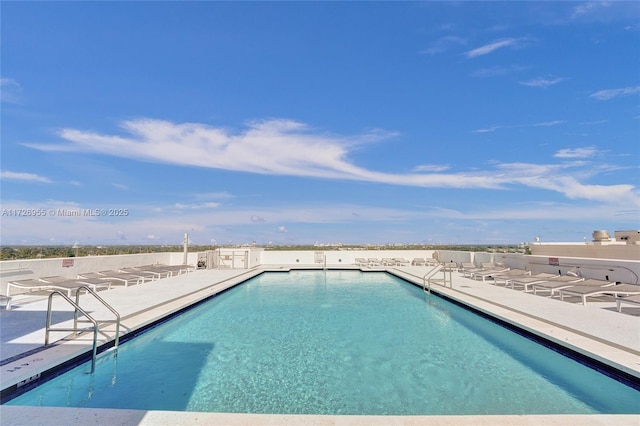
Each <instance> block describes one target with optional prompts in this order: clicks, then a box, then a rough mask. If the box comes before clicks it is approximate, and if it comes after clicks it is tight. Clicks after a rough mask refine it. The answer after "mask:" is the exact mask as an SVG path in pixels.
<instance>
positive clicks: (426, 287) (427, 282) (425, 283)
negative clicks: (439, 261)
mask: <svg viewBox="0 0 640 426" xmlns="http://www.w3.org/2000/svg"><path fill="white" fill-rule="evenodd" d="M441 269H442V265H436V266H434V267H433V268H431V269H430V270H429V272H427V273H426V274H424V276H423V277H422V291H424V292H425V293H426V292H428V293H429V294H431V278H432V277H433V276H434V275H435V274H437V273H438V271H440V270H441Z"/></svg>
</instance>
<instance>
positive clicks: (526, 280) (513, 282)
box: [505, 272, 573, 292]
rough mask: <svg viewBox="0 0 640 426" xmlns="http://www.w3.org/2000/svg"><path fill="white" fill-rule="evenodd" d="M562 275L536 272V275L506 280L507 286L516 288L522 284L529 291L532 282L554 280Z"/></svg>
mask: <svg viewBox="0 0 640 426" xmlns="http://www.w3.org/2000/svg"><path fill="white" fill-rule="evenodd" d="M558 277H560V275H558V274H550V273H548V272H541V273H539V274H535V275H531V276H524V277H513V278H509V279H507V280H506V282H505V287H511V288H513V289H515V288H516V287H515V286H522V287H524V291H525V292H528V291H529V286H530V285H532V284H536V283H541V282H544V281H549V280H554V279H556V278H558ZM571 278H573V277H571Z"/></svg>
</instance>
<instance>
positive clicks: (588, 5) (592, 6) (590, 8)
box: [573, 1, 611, 18]
mask: <svg viewBox="0 0 640 426" xmlns="http://www.w3.org/2000/svg"><path fill="white" fill-rule="evenodd" d="M610 6H611V2H610V1H588V2H583V3H580V4H578V5H577V6H576V7H574V8H573V17H574V18H577V17H580V16H584V15H592V14H596V13H599V12H600V11H601V10H602V9H603V8H607V7H610Z"/></svg>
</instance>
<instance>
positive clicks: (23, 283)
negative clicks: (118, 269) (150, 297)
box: [6, 279, 111, 310]
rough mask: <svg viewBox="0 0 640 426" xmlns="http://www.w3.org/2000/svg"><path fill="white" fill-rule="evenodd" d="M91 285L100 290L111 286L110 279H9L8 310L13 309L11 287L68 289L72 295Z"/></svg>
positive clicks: (31, 289)
mask: <svg viewBox="0 0 640 426" xmlns="http://www.w3.org/2000/svg"><path fill="white" fill-rule="evenodd" d="M85 286H87V287H90V288H92V290H93V291H98V288H99V287H102V288H104V287H106V288H107V289H110V288H111V282H110V281H103V280H99V281H98V282H94V283H89V282H86V280H71V279H69V280H68V281H61V282H57V283H48V282H44V281H41V280H34V279H26V280H16V281H9V282H8V283H7V294H6V296H7V297H8V298H9V302H8V303H7V310H11V288H21V289H25V290H29V292H31V291H41V290H51V291H53V290H60V291H66V292H67V296H68V297H71V296H72V295H73V292H74V291H77V290H78V289H80V288H81V287H85Z"/></svg>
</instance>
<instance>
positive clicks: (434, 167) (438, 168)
mask: <svg viewBox="0 0 640 426" xmlns="http://www.w3.org/2000/svg"><path fill="white" fill-rule="evenodd" d="M450 168H451V166H449V165H448V164H422V165H420V166H416V167H414V168H413V171H414V172H417V173H420V172H444V171H445V170H449V169H450Z"/></svg>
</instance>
